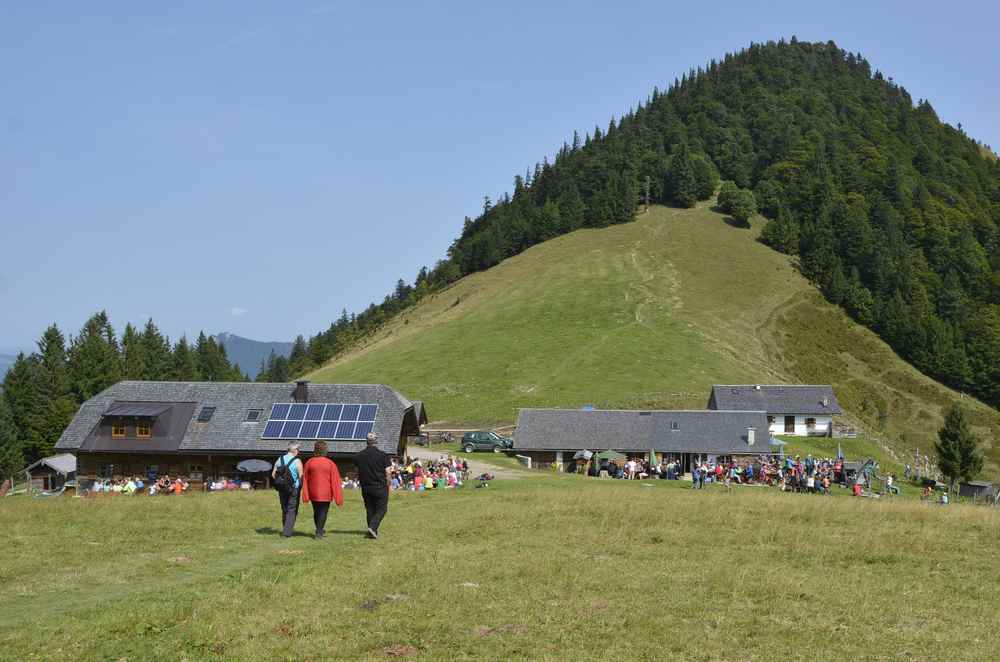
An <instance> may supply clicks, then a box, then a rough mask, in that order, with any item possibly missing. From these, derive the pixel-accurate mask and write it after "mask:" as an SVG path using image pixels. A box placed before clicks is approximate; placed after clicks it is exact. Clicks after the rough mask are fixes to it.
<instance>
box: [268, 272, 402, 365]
mask: <svg viewBox="0 0 1000 662" xmlns="http://www.w3.org/2000/svg"><path fill="white" fill-rule="evenodd" d="M404 285H405V283H403V281H402V280H400V281H399V282H398V283H397V285H396V293H397V295H400V294H402V295H403V296H405V288H404ZM308 360H309V351H308V348H307V347H306V340H305V338H303V337H302V336H301V335H299V336H296V338H295V341H294V342H293V343H292V351H291V352H290V353H289V355H288V370H289V372H291V374H293V375H301V374H302V373H304V372H306V370H307V368H308Z"/></svg>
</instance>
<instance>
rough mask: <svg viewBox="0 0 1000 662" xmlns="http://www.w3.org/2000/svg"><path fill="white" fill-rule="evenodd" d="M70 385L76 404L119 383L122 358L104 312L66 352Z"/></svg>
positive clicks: (91, 322) (84, 328)
mask: <svg viewBox="0 0 1000 662" xmlns="http://www.w3.org/2000/svg"><path fill="white" fill-rule="evenodd" d="M69 364H70V383H71V384H72V388H73V394H74V395H75V396H76V401H77V403H82V402H83V401H85V400H89V399H90V398H92V397H94V396H95V395H97V394H98V393H100V392H101V391H103V390H104V389H106V388H107V387H109V386H111V385H112V384H114V383H115V382H117V381H120V380H121V357H120V355H119V349H118V341H117V339H116V338H115V331H114V329H113V328H112V327H111V323H110V321H108V315H107V313H106V312H104V311H103V310H102V311H101V312H99V313H97V314H96V315H94V316H93V317H91V318H90V319H89V320H87V322H86V323H85V324H84V325H83V328H82V329H81V330H80V335H78V336H77V337H76V338H74V339H73V341H72V342H71V343H70V348H69Z"/></svg>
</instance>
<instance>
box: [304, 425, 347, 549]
mask: <svg viewBox="0 0 1000 662" xmlns="http://www.w3.org/2000/svg"><path fill="white" fill-rule="evenodd" d="M326 449H327V444H326V442H325V441H317V442H316V446H315V447H314V448H313V456H312V458H310V460H309V461H308V462H306V466H305V469H304V471H303V472H302V503H309V502H310V501H311V502H312V508H313V524H315V525H316V540H322V539H323V536H324V535H326V516H327V514H328V513H329V512H330V502H331V501H333V502H334V503H336V504H337V507H338V508H339V507H341V506H343V505H344V492H343V489H342V485H341V480H340V471H338V470H337V465H336V464H335V463H334V462H333V460H331V459H330V458H328V457H327V456H326Z"/></svg>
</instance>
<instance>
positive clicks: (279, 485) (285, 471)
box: [274, 455, 295, 492]
mask: <svg viewBox="0 0 1000 662" xmlns="http://www.w3.org/2000/svg"><path fill="white" fill-rule="evenodd" d="M293 461H294V460H293ZM274 489H276V490H278V491H279V492H291V491H293V490H294V489H295V477H294V476H292V470H291V469H290V468H289V466H288V464H286V463H285V456H284V455H282V456H281V464H279V465H278V469H277V470H276V471H275V472H274Z"/></svg>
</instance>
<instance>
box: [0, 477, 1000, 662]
mask: <svg viewBox="0 0 1000 662" xmlns="http://www.w3.org/2000/svg"><path fill="white" fill-rule="evenodd" d="M650 485H651V486H649V487H646V486H645V484H644V483H640V482H637V481H636V482H625V481H599V480H594V479H583V478H579V477H575V476H554V477H536V476H529V477H526V478H523V479H520V480H515V481H507V482H502V481H496V482H494V483H493V484H492V486H491V487H490V488H488V489H482V490H475V489H469V488H463V489H462V490H460V491H458V492H452V491H449V492H445V493H439V494H426V495H418V494H409V493H406V494H399V495H394V496H393V497H392V499H391V505H390V511H389V517H388V519H387V521H386V523H385V525H384V526H383V536H382V539H381V540H379V541H377V542H373V541H369V540H367V539H365V538H364V537H362V536H361V535H358V533H359V531H360V530H361V528H362V526H363V510H362V508H361V503H360V495H359V494H358V493H356V492H349V493H348V495H347V501H346V504H345V507H344V508H343V509H342V510H339V511H335V512H333V513H332V514H331V522H330V523H329V524H328V530H332V531H331V533H330V535H329V536H328V538H327V539H326V540H324V541H314V540H313V539H311V538H310V537H307V536H306V535H300V536H296V537H293V538H292V539H289V540H286V539H282V538H280V537H279V536H277V535H276V534H275V531H274V529H273V528H272V527H276V526H277V503H276V497H275V496H274V494H273V493H268V492H260V493H254V494H232V493H229V494H215V495H191V496H184V497H157V498H144V497H137V498H129V497H117V498H115V497H106V498H92V499H86V500H85V499H70V498H60V499H50V500H39V499H36V500H29V499H24V498H14V499H6V500H2V501H0V530H2V531H4V534H5V535H4V538H3V545H4V550H3V554H0V586H3V600H2V601H0V658H2V659H11V660H15V659H16V660H25V659H34V658H37V659H75V660H97V659H115V660H145V659H178V660H182V659H191V660H195V659H231V660H254V659H282V660H284V659H288V660H293V659H294V660H310V659H315V660H318V659H329V658H343V659H366V658H367V659H385V658H387V657H400V656H401V657H412V658H419V659H468V658H478V659H539V658H542V659H559V660H564V659H608V658H613V659H681V658H683V659H686V660H690V659H694V660H708V659H744V660H774V659H805V658H812V659H816V658H820V659H928V660H929V659H937V660H943V659H949V660H966V659H968V660H971V659H990V658H992V657H994V656H995V654H996V631H995V630H996V623H997V621H998V618H1000V561H998V560H997V555H996V554H995V550H996V548H997V544H998V543H1000V513H998V512H997V511H996V510H994V509H988V508H983V507H973V506H960V505H952V506H948V507H940V506H931V505H927V504H923V503H920V502H919V501H910V500H906V501H903V500H894V501H892V502H886V501H882V502H877V501H869V500H855V499H850V498H825V497H820V496H805V495H791V494H781V493H778V492H775V491H771V490H766V489H763V488H743V489H735V490H734V491H733V492H732V493H728V494H727V493H725V492H724V491H723V490H721V489H708V490H705V491H703V492H695V491H692V490H690V489H687V485H686V484H684V483H675V482H670V483H668V482H667V481H658V482H656V483H651V484H650ZM310 527H311V518H310V510H309V507H308V506H306V507H305V508H304V510H303V513H302V515H301V516H300V520H299V526H298V531H299V532H301V533H302V534H305V533H307V532H309V531H310Z"/></svg>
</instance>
